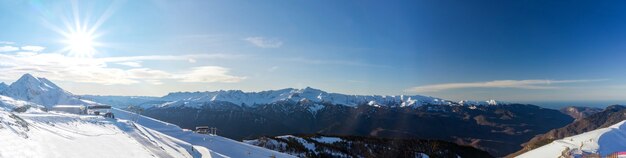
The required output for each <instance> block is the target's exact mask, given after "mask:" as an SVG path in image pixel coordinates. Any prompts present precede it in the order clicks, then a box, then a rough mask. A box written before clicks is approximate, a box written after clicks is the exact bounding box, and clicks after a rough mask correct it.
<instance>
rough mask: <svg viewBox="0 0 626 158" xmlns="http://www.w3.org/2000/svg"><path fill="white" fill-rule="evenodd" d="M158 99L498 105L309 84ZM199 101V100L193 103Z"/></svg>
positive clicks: (173, 102) (238, 102) (249, 103)
mask: <svg viewBox="0 0 626 158" xmlns="http://www.w3.org/2000/svg"><path fill="white" fill-rule="evenodd" d="M158 100H161V101H166V102H164V103H162V104H160V105H155V104H150V105H149V106H157V107H167V106H168V105H175V106H178V105H181V104H180V103H185V105H186V106H192V107H193V106H201V105H203V104H202V103H204V102H214V101H223V102H230V103H233V104H236V105H240V106H247V107H255V106H258V105H263V104H271V103H276V102H281V101H294V102H299V101H311V102H316V103H330V104H334V105H344V106H352V107H354V106H357V105H370V106H375V107H419V106H422V105H426V104H432V105H497V104H500V103H498V102H497V101H495V100H488V101H468V100H464V101H460V102H453V101H449V100H445V99H441V98H435V97H429V96H421V95H348V94H340V93H329V92H325V91H322V90H319V89H315V88H311V87H306V88H303V89H295V88H285V89H279V90H268V91H261V92H243V91H241V90H220V91H207V92H175V93H170V94H168V95H166V96H164V97H162V98H160V99H158ZM194 103H199V104H194Z"/></svg>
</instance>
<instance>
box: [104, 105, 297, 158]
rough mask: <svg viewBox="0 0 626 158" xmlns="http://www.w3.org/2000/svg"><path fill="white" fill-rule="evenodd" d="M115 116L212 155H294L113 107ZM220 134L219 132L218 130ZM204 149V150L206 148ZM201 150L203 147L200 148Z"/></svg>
mask: <svg viewBox="0 0 626 158" xmlns="http://www.w3.org/2000/svg"><path fill="white" fill-rule="evenodd" d="M113 112H114V113H115V116H116V117H118V118H122V119H128V120H134V121H135V122H137V124H140V125H141V126H143V127H147V128H149V129H151V130H154V131H158V132H159V133H163V134H165V135H168V136H171V137H174V138H177V139H180V140H182V141H185V142H188V143H191V144H193V145H194V146H198V147H204V148H206V149H210V154H211V156H212V157H270V156H275V157H293V156H291V155H288V154H284V153H280V152H276V151H273V150H269V149H265V148H261V147H257V146H253V145H249V144H245V143H243V142H239V141H235V140H232V139H228V138H224V137H221V136H216V135H206V134H198V133H194V132H192V131H188V130H183V129H181V128H180V127H178V126H176V125H174V124H170V123H167V122H163V121H159V120H156V119H153V118H150V117H146V116H142V115H138V114H135V113H131V112H128V111H124V110H120V109H116V108H115V109H113ZM218 135H219V132H218ZM206 149H202V150H206ZM198 150H201V149H198Z"/></svg>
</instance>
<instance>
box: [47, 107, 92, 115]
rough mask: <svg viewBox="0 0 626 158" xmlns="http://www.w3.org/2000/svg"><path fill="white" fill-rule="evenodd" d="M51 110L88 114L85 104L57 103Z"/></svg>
mask: <svg viewBox="0 0 626 158" xmlns="http://www.w3.org/2000/svg"><path fill="white" fill-rule="evenodd" d="M51 111H57V112H64V113H70V114H78V115H82V114H87V108H86V107H85V106H83V105H55V106H53V107H52V109H51Z"/></svg>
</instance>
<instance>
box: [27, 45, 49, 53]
mask: <svg viewBox="0 0 626 158" xmlns="http://www.w3.org/2000/svg"><path fill="white" fill-rule="evenodd" d="M21 48H22V50H25V51H31V52H39V51H42V50H44V49H46V47H42V46H22V47H21Z"/></svg>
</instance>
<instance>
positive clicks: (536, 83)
mask: <svg viewBox="0 0 626 158" xmlns="http://www.w3.org/2000/svg"><path fill="white" fill-rule="evenodd" d="M594 81H602V80H495V81H488V82H466V83H444V84H433V85H424V86H417V87H411V88H409V89H407V90H406V91H408V92H417V93H423V92H438V91H444V90H451V89H463V88H517V89H557V88H560V87H557V86H555V85H556V84H564V83H579V82H594Z"/></svg>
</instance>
